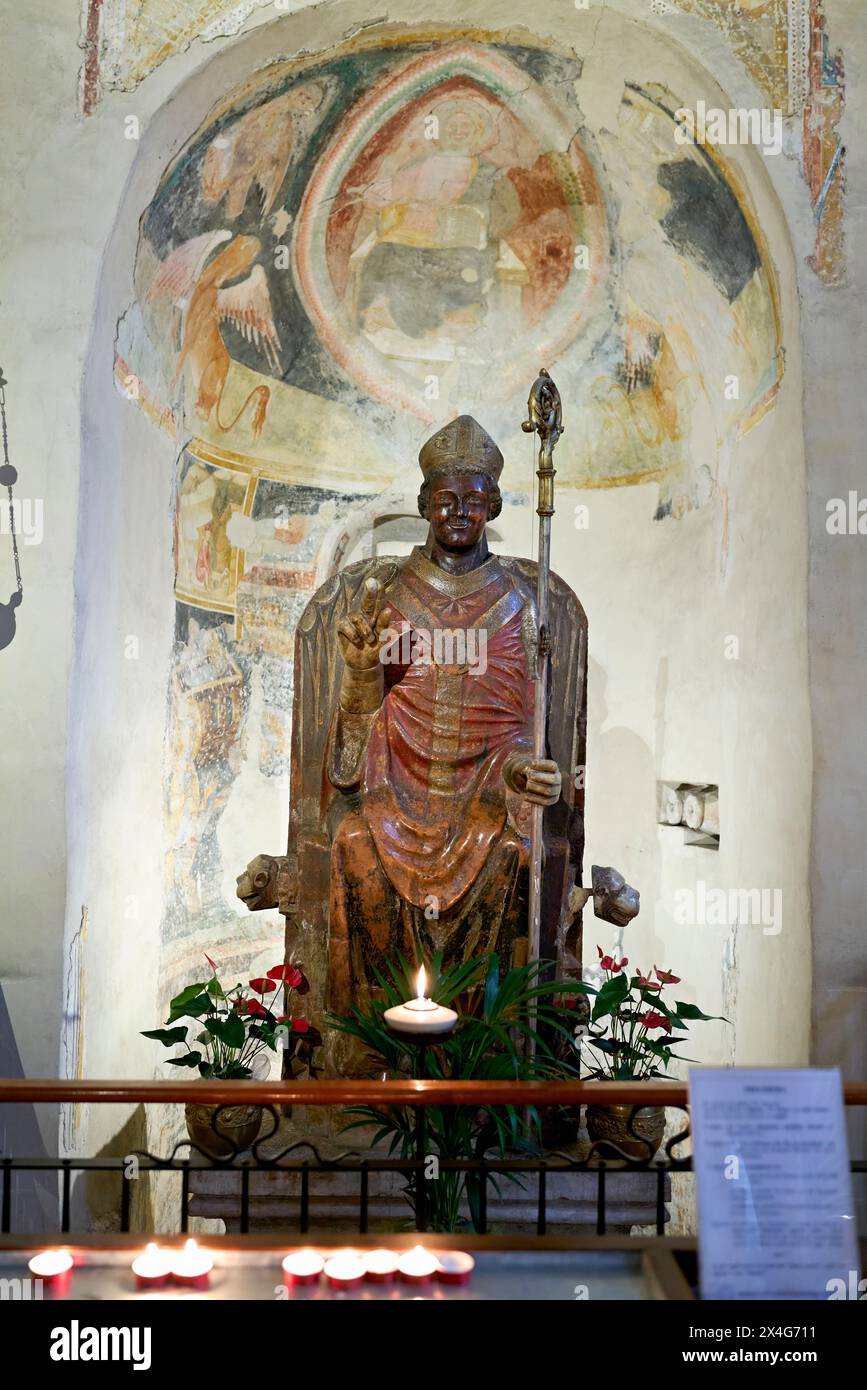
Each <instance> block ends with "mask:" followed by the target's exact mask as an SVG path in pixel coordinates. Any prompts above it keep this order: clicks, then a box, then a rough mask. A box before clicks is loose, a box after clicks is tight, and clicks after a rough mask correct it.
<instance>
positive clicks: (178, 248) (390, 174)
mask: <svg viewBox="0 0 867 1390" xmlns="http://www.w3.org/2000/svg"><path fill="white" fill-rule="evenodd" d="M580 77H581V66H580V64H579V63H578V62H577V60H576V59H575V58H574V56H569V55H567V54H562V53H559V52H557V53H554V52H550V51H548V50H547V49H542V48H538V49H536V48H534V49H529V48H526V47H524V48H516V47H514V46H503V45H496V44H492V43H489V44H480V43H469V42H466V41H459V42H455V43H446V44H443V43H438V44H425V43H417V44H410V43H407V44H405V45H392V46H389V47H387V48H377V47H376V46H375V44H371V45H370V46H368V47H356V48H350V49H348V50H344V51H343V52H341V53H340V54H338V55H334V56H331V57H329V58H327V59H324V60H320V61H318V62H307V63H306V64H304V65H302V66H299V65H298V64H293V65H282V66H278V67H277V69H276V70H269V72H268V73H266V74H263V75H262V77H261V79H260V81H259V83H258V86H257V87H256V89H254V90H253V91H250V90H249V89H245V90H244V93H243V95H242V96H241V97H239V98H237V99H234V100H233V99H232V98H231V97H230V98H228V99H227V100H226V102H224V103H223V105H222V106H221V109H220V110H219V112H218V113H216V114H215V116H214V117H213V119H212V120H210V121H209V122H208V123H207V124H206V126H205V127H204V129H203V130H201V131H200V132H199V133H198V135H197V136H196V137H195V138H194V139H193V140H192V141H191V142H190V144H189V145H188V147H187V148H186V150H185V151H184V152H183V154H182V155H181V156H180V157H179V158H178V159H177V160H176V161H175V163H174V165H173V166H172V168H171V169H170V170H169V171H168V173H167V174H166V176H165V178H164V180H163V182H162V185H161V187H160V189H159V191H158V193H157V195H156V197H155V199H154V201H153V203H152V204H151V206H150V207H149V209H148V210H147V212H146V214H145V216H144V218H143V220H142V235H141V240H140V245H139V252H138V257H137V264H136V291H137V298H136V303H135V304H134V305H133V306H132V307H131V309H130V311H129V313H128V314H127V315H126V317H125V319H124V321H123V322H122V324H121V327H120V333H119V343H118V363H117V369H118V377H119V380H120V382H121V384H122V385H124V389H126V390H127V392H128V394H131V395H133V396H134V397H135V398H136V399H137V400H139V402H140V403H141V404H142V405H143V407H144V408H145V409H147V410H149V411H150V412H151V414H152V415H153V416H154V418H156V419H158V420H159V421H160V422H161V423H163V424H165V425H167V426H168V427H170V428H172V429H173V430H175V431H177V432H178V433H179V434H180V435H181V437H183V438H185V439H186V438H190V437H192V438H194V439H198V440H200V441H202V442H203V443H204V444H205V445H206V446H208V447H210V448H212V449H218V450H222V451H223V452H225V453H227V454H230V455H231V456H233V457H243V458H252V459H254V460H257V461H258V462H261V463H267V464H269V465H271V466H272V467H273V469H274V471H276V472H277V473H278V474H280V473H282V474H284V475H286V476H290V475H291V476H293V477H304V476H308V474H309V469H310V459H311V458H312V457H315V459H316V467H317V473H318V475H319V476H320V477H323V478H327V479H328V480H329V481H330V482H332V483H336V484H337V485H338V486H339V485H341V484H346V483H349V482H351V481H353V480H354V481H361V482H362V483H364V484H367V485H368V486H369V487H370V488H371V489H372V490H375V489H376V488H377V487H381V486H383V485H385V484H387V483H389V482H392V481H393V480H394V476H395V471H396V469H397V468H398V467H399V466H400V463H399V461H403V460H405V459H406V458H407V457H408V456H409V457H411V456H412V455H413V454H414V453H415V449H416V448H417V445H418V442H419V440H420V438H421V437H422V436H423V434H424V433H425V432H426V429H429V428H430V427H431V426H433V425H435V424H436V423H438V422H439V421H440V420H443V419H446V418H449V417H450V416H451V415H453V414H454V413H455V412H456V411H459V410H461V409H465V408H472V407H478V408H483V409H484V410H485V412H486V419H487V423H488V427H489V428H491V429H492V430H493V432H494V433H496V434H497V435H498V437H501V438H502V439H504V441H505V442H506V443H508V440H509V437H510V436H514V435H515V433H516V429H517V421H518V420H519V419H520V410H521V408H522V404H523V397H524V395H525V394H526V382H527V380H528V379H532V376H533V374H534V372H535V371H536V369H537V366H538V362H539V361H541V360H545V361H547V362H548V363H549V364H550V365H551V366H554V365H556V367H557V370H558V373H559V376H558V381H559V382H560V383H561V388H560V389H561V391H562V392H563V395H564V399H568V400H569V401H570V402H571V408H572V419H573V426H572V430H571V431H570V440H569V445H568V447H566V448H564V455H565V456H564V459H563V463H562V465H561V469H562V473H563V480H564V481H565V482H573V483H575V484H580V485H584V486H607V485H612V484H620V483H628V482H632V481H636V480H642V481H644V480H646V479H647V478H655V479H657V480H658V481H659V482H660V485H661V491H660V507H661V513H662V514H664V513H666V512H669V511H678V510H682V509H683V508H684V507H688V506H690V505H693V504H695V503H696V502H697V501H700V500H701V498H702V497H703V496H704V495H706V493H707V487H708V481H710V483H711V484H713V483H714V482H715V476H716V467H715V458H714V454H715V452H716V451H717V450H718V449H720V448H722V446H723V444H724V443H725V442H726V441H727V440H729V439H730V438H732V437H734V436H736V435H737V433H738V432H739V431H740V430H742V429H744V428H746V427H748V426H749V425H750V424H751V423H753V422H754V421H755V420H756V419H757V418H758V417H759V416H760V415H761V413H762V412H763V410H764V409H765V408H766V406H767V404H768V403H769V401H770V400H772V398H773V394H774V391H775V389H776V386H777V384H778V377H779V372H780V367H781V354H780V351H779V348H780V344H779V342H778V323H777V309H776V299H775V289H774V284H773V275H772V272H771V269H770V267H769V265H768V263H767V258H766V256H765V255H764V252H763V248H762V245H761V239H760V236H759V233H758V230H757V228H756V224H755V219H754V217H753V215H752V210H751V208H750V207H749V205H748V202H747V200H746V198H745V195H744V194H743V193H742V191H741V190H739V188H738V187H737V186H736V185H735V183H734V182H733V181H732V179H731V176H730V174H729V171H728V170H727V168H726V166H725V165H724V163H723V162H722V161H721V159H720V158H719V154H718V152H717V151H709V150H706V149H704V148H702V147H701V146H684V145H682V144H678V143H677V141H676V140H675V129H676V126H675V122H674V119H673V115H674V111H675V110H676V109H677V106H678V102H677V99H676V97H675V96H673V95H672V94H670V93H666V92H664V91H662V90H657V89H655V88H654V87H652V86H650V85H648V86H647V87H646V88H645V89H642V90H640V89H638V88H636V87H629V86H624V87H623V90H622V100H621V105H620V111H619V117H618V122H617V125H616V128H615V129H613V130H605V131H591V130H590V129H588V127H587V126H586V124H585V123H584V121H583V117H582V113H581V109H580ZM576 132H577V133H576ZM720 363H725V364H726V369H727V373H730V374H732V375H733V376H736V377H737V390H736V392H735V394H734V395H729V394H728V393H726V392H724V390H723V386H722V383H721V382H720V370H719V364H720ZM708 429H710V431H711V438H710V440H708V438H707V433H708ZM699 434H700V435H701V444H700V448H698V447H690V446H691V444H692V445H696V444H697V436H698V435H699ZM699 452H700V453H701V455H702V464H701V465H699V466H694V465H693V463H692V462H691V460H692V459H693V458H695V456H696V455H697V454H698V453H699Z"/></svg>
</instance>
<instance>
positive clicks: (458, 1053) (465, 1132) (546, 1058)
mask: <svg viewBox="0 0 867 1390" xmlns="http://www.w3.org/2000/svg"><path fill="white" fill-rule="evenodd" d="M431 969H432V973H433V983H432V985H431V988H430V995H431V998H432V999H434V1000H435V1002H436V1003H438V1004H447V1005H448V1004H451V1005H455V1004H459V1005H460V1008H459V1012H460V1017H459V1020H458V1024H457V1026H456V1028H455V1031H454V1032H453V1033H452V1034H451V1035H450V1036H449V1037H448V1038H446V1039H444V1040H443V1041H442V1042H440V1043H439V1044H437V1045H436V1046H431V1047H429V1048H428V1049H427V1051H426V1057H425V1070H426V1075H427V1077H428V1078H429V1079H430V1080H458V1079H459V1080H462V1081H466V1080H484V1081H503V1080H516V1081H519V1080H520V1081H526V1080H542V1079H545V1078H551V1077H562V1076H563V1072H564V1068H563V1064H562V1063H561V1062H560V1061H559V1060H558V1058H557V1057H556V1056H555V1054H554V1051H553V1050H552V1048H551V1046H550V1045H549V1042H548V1041H546V1036H545V1035H546V1034H548V1035H549V1036H554V1035H556V1036H559V1037H562V1038H565V1039H566V1040H567V1041H568V1039H569V1038H570V1037H571V1033H570V1031H569V1029H568V1026H567V1024H566V1023H565V1022H564V1019H563V1015H562V1013H561V1010H560V1009H559V1007H557V1005H556V1003H555V999H557V998H562V997H563V996H564V994H565V995H566V996H567V997H568V996H569V995H570V994H571V993H572V992H578V991H583V990H584V986H583V985H582V984H581V983H580V982H573V981H566V982H564V981H562V980H560V981H556V980H554V978H553V968H552V967H551V965H550V963H549V962H546V961H530V962H529V963H528V964H526V965H523V966H517V967H515V968H513V969H512V970H508V971H506V973H505V974H504V975H502V976H501V974H500V965H499V960H498V958H497V956H496V955H494V954H485V955H483V956H478V957H475V958H473V959H472V960H469V961H466V962H464V963H461V964H458V965H455V966H452V967H451V968H449V969H448V970H443V969H442V957H441V956H438V957H437V958H436V959H435V960H434V962H433V964H432V967H431ZM414 973H415V971H414V969H413V968H411V967H410V966H409V965H408V963H407V962H406V960H404V958H403V957H402V956H399V957H398V958H397V959H395V960H394V961H392V962H389V964H388V968H387V970H386V972H384V973H380V972H377V975H376V979H377V984H378V985H379V988H380V990H381V993H382V996H383V997H382V998H380V999H376V1000H371V1002H370V1003H369V1004H367V1005H366V1006H365V1007H364V1008H354V1009H353V1010H352V1012H351V1013H350V1014H347V1015H329V1018H328V1023H329V1025H330V1027H332V1028H334V1029H336V1030H337V1031H339V1032H341V1033H344V1034H349V1035H350V1036H351V1037H353V1038H355V1039H357V1040H359V1041H360V1042H361V1043H362V1044H363V1045H364V1046H365V1048H366V1049H367V1054H368V1058H369V1061H370V1071H371V1074H373V1075H376V1076H379V1077H382V1075H383V1072H384V1071H385V1073H386V1075H387V1076H391V1077H397V1076H406V1075H408V1074H411V1072H412V1061H413V1058H412V1055H411V1054H412V1051H413V1049H412V1046H411V1045H407V1043H405V1042H404V1041H402V1040H401V1039H400V1038H396V1037H395V1036H394V1034H393V1033H391V1032H389V1029H388V1027H387V1025H386V1023H385V1022H384V1019H383V1014H384V1012H385V1010H386V1009H389V1008H392V1007H394V1006H396V1005H398V1004H402V1003H404V1002H405V1000H406V999H408V998H409V997H411V995H412V994H413V993H414V989H413V987H412V978H413V976H414ZM531 1038H534V1039H535V1042H536V1049H535V1052H532V1051H531V1049H530V1048H529V1047H528V1046H527V1043H528V1041H529V1040H530V1039H531ZM344 1113H345V1115H346V1116H347V1118H348V1119H349V1120H350V1123H348V1124H347V1125H346V1126H345V1128H346V1129H347V1130H349V1129H358V1128H369V1127H373V1128H374V1130H375V1133H374V1134H373V1136H372V1140H371V1142H372V1143H374V1144H376V1143H379V1142H381V1141H383V1140H388V1141H389V1153H390V1154H393V1153H395V1152H397V1153H399V1154H400V1156H401V1157H402V1158H412V1157H414V1155H415V1144H416V1118H415V1112H414V1110H413V1109H412V1108H411V1107H409V1106H395V1107H389V1108H386V1107H379V1106H374V1105H359V1106H353V1107H351V1108H349V1109H347V1110H346V1111H345V1112H344ZM426 1124H427V1129H426V1135H427V1141H428V1145H429V1148H430V1152H431V1153H432V1154H435V1155H437V1157H438V1158H440V1159H481V1158H484V1157H485V1155H488V1154H491V1153H493V1155H494V1156H498V1157H500V1158H502V1157H504V1156H505V1155H506V1154H507V1153H508V1152H514V1151H516V1150H518V1151H520V1150H522V1149H527V1148H535V1147H536V1144H537V1141H538V1138H539V1135H540V1130H541V1126H540V1121H539V1115H538V1113H537V1111H536V1110H535V1108H533V1107H529V1108H527V1107H523V1106H515V1105H498V1106H487V1107H484V1108H479V1109H473V1107H471V1106H459V1105H443V1106H431V1107H429V1108H428V1110H427V1116H426ZM490 1181H491V1182H493V1183H494V1186H495V1188H496V1189H497V1190H499V1188H498V1187H497V1183H496V1179H494V1178H491V1179H490ZM516 1181H517V1179H516ZM480 1189H481V1179H480V1177H479V1175H478V1174H476V1173H472V1172H470V1173H460V1172H455V1171H453V1170H449V1169H443V1170H441V1171H440V1174H439V1178H438V1180H437V1181H436V1182H429V1183H428V1184H427V1187H426V1191H425V1196H426V1204H427V1213H428V1222H429V1225H430V1228H431V1230H435V1231H458V1230H460V1229H461V1227H462V1225H463V1224H464V1218H463V1206H464V1201H465V1200H466V1204H467V1207H468V1209H469V1212H470V1217H471V1220H472V1222H473V1225H474V1226H475V1227H476V1229H479V1226H480V1216H481V1209H480ZM404 1195H405V1197H406V1199H407V1201H408V1202H409V1205H410V1207H412V1209H413V1210H415V1208H416V1202H417V1180H416V1177H415V1175H413V1176H411V1177H410V1178H408V1179H407V1184H406V1188H405V1189H404Z"/></svg>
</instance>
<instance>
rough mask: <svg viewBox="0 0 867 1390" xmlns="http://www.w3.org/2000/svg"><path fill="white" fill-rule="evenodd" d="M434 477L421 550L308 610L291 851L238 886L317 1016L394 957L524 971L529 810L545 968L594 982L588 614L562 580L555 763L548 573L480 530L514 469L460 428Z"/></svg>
mask: <svg viewBox="0 0 867 1390" xmlns="http://www.w3.org/2000/svg"><path fill="white" fill-rule="evenodd" d="M419 463H420V465H421V469H422V473H423V475H424V481H423V483H422V486H421V491H420V493H419V498H418V507H419V512H420V514H421V516H422V517H423V518H424V519H425V520H426V521H427V522H428V523H429V530H428V536H427V540H426V542H425V544H424V545H423V546H420V547H416V548H415V549H414V550H413V551H412V553H411V554H410V555H409V556H408V557H406V558H403V557H401V558H397V557H395V558H388V557H376V558H373V559H368V560H363V561H361V562H359V563H358V564H353V565H350V566H348V567H347V568H345V569H343V570H341V571H340V572H339V573H337V574H335V575H333V576H332V577H331V578H330V579H329V580H327V581H326V583H325V584H323V585H322V586H321V587H320V588H319V589H318V590H317V591H316V593H315V594H314V595H313V597H312V598H311V600H310V602H309V603H308V605H307V607H306V608H305V610H304V613H303V614H302V617H301V619H300V622H299V625H298V630H297V634H296V640H295V681H294V704H293V727H292V759H291V781H290V802H291V806H290V813H289V840H288V847H287V852H286V854H285V855H281V856H268V855H259V856H257V857H256V858H255V859H254V860H253V861H252V862H251V863H250V864H249V866H248V868H247V870H246V871H245V872H244V873H242V874H241V875H240V877H239V879H238V896H239V897H240V898H241V899H242V900H243V901H244V902H245V903H246V904H247V906H248V907H249V908H250V909H251V910H253V911H257V910H260V909H263V908H273V907H279V909H280V911H281V912H282V913H284V914H285V917H286V958H287V960H292V961H293V962H295V963H296V964H299V965H301V966H303V968H304V970H305V973H306V974H307V977H308V979H309V980H310V983H311V987H312V991H313V996H312V998H311V999H310V1000H309V1001H308V1002H309V1009H308V1012H309V1014H310V1016H311V1017H314V1018H315V1017H319V1018H323V1019H324V1013H325V1011H326V1010H332V1011H335V1012H338V1013H345V1012H347V1011H348V1010H349V1008H350V1007H351V1006H352V1005H353V1004H355V1003H360V1002H361V1001H362V1000H363V999H364V998H365V997H366V996H367V994H368V991H369V990H370V989H371V987H372V982H373V979H374V974H373V972H374V970H375V969H376V968H379V969H382V968H383V966H384V964H385V962H386V960H387V959H388V958H389V957H393V956H394V954H395V953H396V952H397V951H398V950H399V951H401V952H403V954H404V955H405V957H406V958H407V959H408V960H410V961H418V960H430V959H431V957H433V956H434V954H435V953H437V952H439V951H442V952H443V954H444V958H445V962H446V963H449V962H451V961H454V960H464V959H467V958H469V957H471V956H475V955H478V954H480V953H482V952H484V951H496V952H497V953H498V955H499V957H500V960H501V962H502V965H503V966H504V967H507V966H508V965H509V964H511V963H512V962H520V961H522V960H525V959H526V957H527V941H528V864H529V854H530V838H529V837H530V824H529V822H530V814H531V809H530V808H531V807H532V804H533V803H538V804H541V805H542V806H543V807H544V808H545V811H544V822H543V825H544V830H543V839H544V865H543V872H542V902H541V932H540V954H541V956H542V957H544V958H546V959H556V960H557V962H558V965H559V967H560V969H561V971H564V972H565V973H572V974H580V959H581V908H582V907H583V905H584V903H585V901H586V899H587V898H588V897H589V891H588V890H586V889H582V887H581V872H582V870H581V864H582V854H583V843H584V830H583V825H584V818H583V811H584V791H583V786H584V777H583V770H584V763H585V733H586V699H587V619H586V617H585V614H584V610H583V609H582V607H581V604H580V603H579V602H578V599H577V598H576V596H575V594H574V593H573V592H572V590H571V589H570V588H569V586H568V585H567V584H565V583H564V582H563V580H562V579H560V578H558V577H557V576H556V575H554V574H552V575H551V580H550V626H549V639H550V650H551V668H550V678H549V684H548V689H549V700H548V714H547V749H546V753H547V756H546V757H544V758H538V757H534V754H533V702H534V694H535V682H534V673H535V666H536V641H537V634H538V623H537V618H536V598H535V594H536V565H535V564H534V563H533V562H531V561H528V560H520V559H513V558H511V557H505V556H496V555H493V554H492V553H491V552H490V551H489V550H488V545H487V540H486V534H485V528H486V524H487V522H488V521H491V520H493V519H494V518H495V517H497V516H498V515H499V513H500V509H501V506H502V500H501V497H500V490H499V486H498V482H499V477H500V473H501V471H502V468H503V456H502V454H501V453H500V450H499V449H498V448H497V446H496V444H495V443H494V441H493V440H492V439H491V438H490V436H489V435H488V434H487V433H486V431H485V430H484V429H483V428H482V427H481V425H479V424H478V422H477V421H476V420H474V419H473V418H472V417H471V416H469V415H462V416H460V417H459V418H458V419H456V420H453V421H452V422H451V423H450V424H448V425H446V426H445V427H444V428H443V429H441V430H439V431H438V432H437V433H436V434H435V435H434V436H433V437H432V438H431V439H429V440H428V441H427V443H426V444H424V446H423V447H422V449H421V452H420V454H419ZM594 889H595V890H596V891H595V893H594V897H595V901H596V910H597V913H598V914H599V915H602V916H604V917H605V918H606V919H607V920H609V921H611V922H616V923H618V924H622V923H624V922H625V921H628V920H629V918H630V917H632V916H634V915H635V912H637V910H638V895H637V893H635V891H634V890H633V889H631V888H630V887H629V885H628V884H625V883H624V881H623V879H622V877H620V876H619V875H616V874H613V871H610V870H597V869H596V868H595V867H594ZM336 1055H337V1054H335V1056H336ZM332 1063H333V1059H332ZM338 1066H339V1064H338Z"/></svg>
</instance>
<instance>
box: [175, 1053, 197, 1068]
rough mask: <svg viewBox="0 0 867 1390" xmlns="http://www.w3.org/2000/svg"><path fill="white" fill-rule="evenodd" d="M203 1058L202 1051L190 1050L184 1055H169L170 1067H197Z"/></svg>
mask: <svg viewBox="0 0 867 1390" xmlns="http://www.w3.org/2000/svg"><path fill="white" fill-rule="evenodd" d="M201 1060H202V1054H201V1052H188V1053H186V1055H185V1056H183V1057H169V1059H168V1063H169V1066H170V1067H197V1066H198V1065H199V1063H200V1062H201Z"/></svg>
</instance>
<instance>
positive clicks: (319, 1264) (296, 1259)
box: [283, 1250, 325, 1289]
mask: <svg viewBox="0 0 867 1390" xmlns="http://www.w3.org/2000/svg"><path fill="white" fill-rule="evenodd" d="M324 1268H325V1261H324V1260H323V1258H322V1256H321V1255H318V1254H317V1253H316V1251H315V1250H293V1251H292V1253H291V1255H287V1256H286V1258H285V1260H284V1261H283V1283H284V1284H285V1285H286V1287H287V1289H291V1288H293V1287H294V1286H295V1285H296V1284H315V1283H316V1282H317V1280H318V1278H319V1276H320V1274H321V1273H322V1271H323V1269H324Z"/></svg>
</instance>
